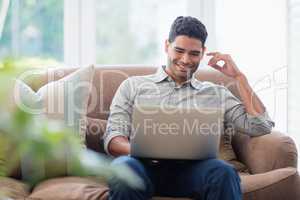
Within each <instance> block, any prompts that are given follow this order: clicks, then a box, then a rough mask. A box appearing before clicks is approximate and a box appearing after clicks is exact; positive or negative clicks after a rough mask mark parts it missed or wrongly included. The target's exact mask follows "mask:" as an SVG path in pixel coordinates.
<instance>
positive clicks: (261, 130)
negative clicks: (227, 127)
mask: <svg viewBox="0 0 300 200" xmlns="http://www.w3.org/2000/svg"><path fill="white" fill-rule="evenodd" d="M222 96H223V106H224V108H225V121H226V122H227V123H231V124H232V125H233V127H234V128H235V129H237V130H239V131H241V132H244V133H246V134H248V135H250V136H260V135H265V134H268V133H270V132H271V130H272V128H273V127H274V125H275V123H274V122H273V121H272V120H271V118H270V117H269V115H268V112H267V111H266V110H265V112H264V113H262V114H260V115H258V116H253V115H250V114H249V113H247V112H246V110H245V106H244V105H243V103H242V102H241V101H240V100H239V99H238V98H237V97H235V96H234V95H233V94H232V93H231V92H230V91H229V90H228V89H227V88H223V90H222Z"/></svg>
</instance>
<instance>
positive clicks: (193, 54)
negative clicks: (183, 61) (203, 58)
mask: <svg viewBox="0 0 300 200" xmlns="http://www.w3.org/2000/svg"><path fill="white" fill-rule="evenodd" d="M199 55H200V53H191V56H199Z"/></svg>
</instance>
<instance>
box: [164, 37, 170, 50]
mask: <svg viewBox="0 0 300 200" xmlns="http://www.w3.org/2000/svg"><path fill="white" fill-rule="evenodd" d="M169 46H170V42H169V40H168V39H166V40H165V52H166V53H168V48H169Z"/></svg>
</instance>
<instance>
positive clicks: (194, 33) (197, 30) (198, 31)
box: [169, 16, 207, 46]
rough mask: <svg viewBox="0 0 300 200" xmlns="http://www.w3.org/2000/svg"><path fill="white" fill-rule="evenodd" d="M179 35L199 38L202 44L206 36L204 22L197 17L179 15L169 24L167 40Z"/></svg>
mask: <svg viewBox="0 0 300 200" xmlns="http://www.w3.org/2000/svg"><path fill="white" fill-rule="evenodd" d="M179 35H185V36H188V37H191V38H196V39H199V40H200V41H201V42H202V45H203V46H204V44H205V41H206V38H207V31H206V28H205V26H204V24H202V22H200V21H199V20H198V19H197V18H195V17H190V16H187V17H183V16H179V17H177V18H176V19H175V21H174V22H173V24H172V26H171V29H170V33H169V42H173V41H174V40H175V38H176V37H177V36H179Z"/></svg>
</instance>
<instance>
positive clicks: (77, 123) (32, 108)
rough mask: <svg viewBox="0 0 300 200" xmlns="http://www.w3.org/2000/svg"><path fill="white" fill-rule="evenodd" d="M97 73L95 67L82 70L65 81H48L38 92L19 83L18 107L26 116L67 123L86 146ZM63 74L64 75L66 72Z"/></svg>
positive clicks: (16, 91) (16, 86)
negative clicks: (90, 100)
mask: <svg viewBox="0 0 300 200" xmlns="http://www.w3.org/2000/svg"><path fill="white" fill-rule="evenodd" d="M48 70H50V69H48ZM94 71H95V69H94V66H89V67H82V68H79V69H78V70H76V71H75V72H73V73H71V74H69V75H67V76H65V77H63V78H62V79H59V80H57V81H52V82H51V81H50V80H49V81H50V82H49V83H48V84H46V85H44V86H42V87H41V88H40V89H39V90H38V91H37V92H35V91H33V89H32V88H30V87H29V86H28V85H27V84H25V83H24V82H23V81H21V80H17V81H16V85H15V101H16V104H17V105H18V106H19V107H20V108H21V109H22V110H24V111H25V112H30V113H32V114H36V115H38V116H42V117H44V116H46V117H47V118H48V119H54V120H59V121H62V122H64V124H65V125H66V126H68V127H69V128H71V129H72V130H73V131H74V132H76V133H79V136H80V138H81V140H82V143H83V144H84V143H85V135H84V134H85V129H86V115H87V106H88V98H89V94H90V92H91V89H92V80H93V75H94ZM50 74H51V73H50ZM61 74H62V76H63V75H64V71H63V70H62V71H61ZM49 76H51V75H49ZM49 78H51V77H49Z"/></svg>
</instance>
